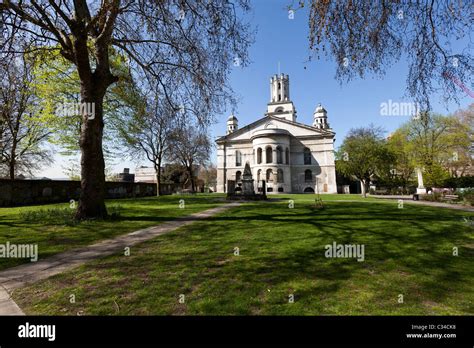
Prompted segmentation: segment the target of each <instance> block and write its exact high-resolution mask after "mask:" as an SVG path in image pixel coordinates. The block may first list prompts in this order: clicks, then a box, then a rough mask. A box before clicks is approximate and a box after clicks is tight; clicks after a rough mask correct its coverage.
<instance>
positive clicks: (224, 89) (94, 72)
mask: <svg viewBox="0 0 474 348" xmlns="http://www.w3.org/2000/svg"><path fill="white" fill-rule="evenodd" d="M248 10H249V5H248V3H247V1H245V0H236V1H230V0H190V1H174V0H166V1H145V0H123V1H121V0H104V1H100V2H94V1H92V2H90V1H89V2H88V1H86V0H65V1H60V2H57V1H50V0H31V1H10V0H8V1H3V2H1V3H0V15H1V17H2V18H1V19H2V23H3V29H4V30H3V34H4V36H5V39H4V40H3V41H2V42H0V48H1V53H2V57H1V58H2V59H3V58H4V57H3V56H4V55H6V54H8V53H11V52H12V43H13V42H15V40H16V39H17V38H18V37H21V36H23V37H24V38H25V39H26V40H28V41H30V42H32V44H33V46H34V50H43V51H45V50H52V47H53V50H54V48H55V47H57V49H56V51H57V52H59V53H60V54H61V55H62V56H63V57H64V58H65V59H66V60H68V61H69V62H70V63H72V64H73V65H74V68H75V69H76V71H77V74H78V76H79V80H80V84H79V87H80V103H81V105H93V106H94V107H95V112H94V117H91V114H90V113H89V112H87V110H84V111H83V112H81V116H82V124H81V127H80V131H81V133H80V137H79V147H80V149H81V196H80V201H79V205H78V208H77V212H76V218H77V219H88V218H98V217H99V218H100V217H104V216H106V215H107V209H106V207H105V201H104V199H105V160H104V150H103V136H104V127H105V119H104V97H105V95H106V93H107V90H108V89H109V87H110V86H111V85H113V84H114V83H116V82H117V81H118V80H119V76H118V75H117V74H116V73H115V71H114V69H113V66H112V64H111V55H112V54H113V52H114V50H113V49H112V48H114V49H115V50H117V51H118V52H119V53H120V54H122V55H123V56H125V57H127V59H128V62H129V64H130V70H131V71H132V72H133V73H134V74H136V75H139V76H140V79H143V80H145V79H146V78H147V77H149V76H153V77H154V78H155V79H156V80H157V81H158V82H159V85H160V88H161V90H162V93H163V95H164V96H165V98H166V99H167V100H170V102H173V101H175V100H176V99H175V98H172V96H175V95H180V96H182V97H183V99H184V97H185V96H186V95H187V94H188V93H187V92H189V90H193V91H195V93H194V94H193V96H195V97H196V98H199V99H200V100H202V101H203V102H204V104H203V105H204V106H205V110H200V111H204V112H203V113H201V114H202V115H203V116H202V119H201V122H203V123H206V122H207V123H209V122H210V117H209V115H212V114H214V113H215V112H217V111H221V110H222V108H223V107H225V106H226V105H227V104H228V102H229V100H233V93H232V90H231V89H230V87H229V85H228V75H229V73H230V69H231V67H232V63H233V62H234V61H235V59H237V60H238V61H239V64H240V65H242V66H245V65H246V62H247V61H248V59H247V49H248V47H249V45H250V44H251V41H252V40H251V33H250V31H249V26H248V25H247V23H244V22H243V21H242V20H241V18H240V17H239V15H242V14H244V13H245V12H247V11H248ZM13 50H14V49H13ZM170 81H173V83H172V84H171V85H170V84H169V83H170ZM176 85H179V86H180V88H178V89H176V88H175V86H176ZM170 88H171V89H170Z"/></svg>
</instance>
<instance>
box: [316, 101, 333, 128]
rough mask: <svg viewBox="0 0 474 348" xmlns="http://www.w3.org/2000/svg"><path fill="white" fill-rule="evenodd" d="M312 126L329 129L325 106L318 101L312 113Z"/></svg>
mask: <svg viewBox="0 0 474 348" xmlns="http://www.w3.org/2000/svg"><path fill="white" fill-rule="evenodd" d="M313 119H314V120H313V127H316V128H319V129H330V127H329V123H328V112H327V111H326V109H325V108H323V106H322V105H321V103H319V105H318V106H317V107H316V109H315V110H314V113H313Z"/></svg>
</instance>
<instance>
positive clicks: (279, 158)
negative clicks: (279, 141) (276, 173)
mask: <svg viewBox="0 0 474 348" xmlns="http://www.w3.org/2000/svg"><path fill="white" fill-rule="evenodd" d="M277 163H278V164H283V150H282V148H281V146H277Z"/></svg>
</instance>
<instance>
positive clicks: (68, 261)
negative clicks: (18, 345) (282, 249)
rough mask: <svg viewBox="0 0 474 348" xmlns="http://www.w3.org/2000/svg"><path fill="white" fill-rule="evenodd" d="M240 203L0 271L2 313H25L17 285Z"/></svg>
mask: <svg viewBox="0 0 474 348" xmlns="http://www.w3.org/2000/svg"><path fill="white" fill-rule="evenodd" d="M237 205H239V203H235V202H234V203H228V204H225V205H222V206H220V207H216V208H212V209H208V210H205V211H202V212H199V213H194V214H191V215H188V216H183V217H180V218H177V219H175V220H172V221H168V222H164V223H162V224H160V225H158V226H153V227H148V228H145V229H142V230H138V231H135V232H131V233H128V234H125V235H122V236H119V237H116V238H113V239H106V240H102V241H100V242H98V243H95V244H92V245H89V246H87V247H83V248H79V249H74V250H70V251H66V252H64V253H61V254H57V255H54V256H51V257H48V258H47V259H44V260H41V261H38V262H34V263H28V264H24V265H20V266H17V267H12V268H8V269H6V270H4V271H0V315H24V313H23V311H22V310H21V309H20V307H18V305H17V304H16V303H15V302H14V301H13V299H12V298H11V294H12V292H13V291H14V290H15V289H18V288H21V287H23V286H25V285H27V284H30V283H34V282H37V281H39V280H42V279H46V278H49V277H51V276H53V275H55V274H58V273H62V272H65V271H68V270H70V269H72V268H74V267H78V266H81V265H83V264H85V263H86V262H89V261H92V260H94V259H97V258H100V257H105V256H108V255H112V254H114V253H116V252H118V251H120V252H123V250H124V248H125V247H130V246H133V245H135V244H138V243H142V242H144V241H147V240H149V239H152V238H155V237H157V236H160V235H162V234H165V233H168V232H171V231H173V230H175V229H177V228H179V227H182V226H185V225H189V224H191V223H193V222H195V221H197V220H201V219H205V218H208V217H211V216H213V215H215V214H218V213H220V212H223V211H224V210H227V209H229V208H232V207H235V206H237Z"/></svg>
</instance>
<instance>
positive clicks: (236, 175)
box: [235, 170, 242, 182]
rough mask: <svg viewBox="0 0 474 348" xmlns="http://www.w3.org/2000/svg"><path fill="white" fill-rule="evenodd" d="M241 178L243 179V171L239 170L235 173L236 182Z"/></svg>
mask: <svg viewBox="0 0 474 348" xmlns="http://www.w3.org/2000/svg"><path fill="white" fill-rule="evenodd" d="M241 179H242V172H241V171H240V170H238V171H237V172H236V173H235V181H236V182H239V181H240V180H241Z"/></svg>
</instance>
